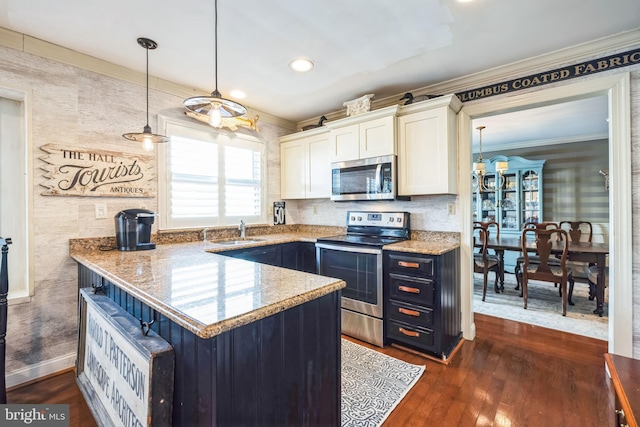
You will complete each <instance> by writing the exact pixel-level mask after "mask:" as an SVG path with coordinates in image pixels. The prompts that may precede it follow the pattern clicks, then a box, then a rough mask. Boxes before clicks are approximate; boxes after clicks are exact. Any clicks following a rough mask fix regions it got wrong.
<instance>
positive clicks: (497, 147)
mask: <svg viewBox="0 0 640 427" xmlns="http://www.w3.org/2000/svg"><path fill="white" fill-rule="evenodd" d="M608 139H609V134H608V133H593V134H586V135H576V136H563V137H558V138H545V139H534V140H529V141H513V142H507V143H506V144H505V143H495V144H491V143H490V144H487V143H486V142H483V143H482V151H483V152H487V153H492V152H498V151H504V150H517V149H521V148H530V147H544V146H548V145H559V144H570V143H572V142H588V141H598V140H605V141H606V140H608ZM471 149H472V151H473V153H474V154H475V153H477V152H478V149H479V147H478V144H473V145H472V147H471Z"/></svg>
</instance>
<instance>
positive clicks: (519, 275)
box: [513, 221, 560, 296]
mask: <svg viewBox="0 0 640 427" xmlns="http://www.w3.org/2000/svg"><path fill="white" fill-rule="evenodd" d="M535 228H542V229H545V230H550V229H558V228H560V225H559V224H558V223H557V222H548V221H547V222H530V221H528V222H525V223H524V229H525V230H526V229H535ZM537 261H538V258H537V257H536V256H535V255H533V256H529V262H531V263H535V262H537ZM548 262H549V263H550V264H559V262H558V261H556V260H555V259H554V258H551V259H550V260H549V261H548ZM523 263H524V255H521V256H519V257H518V258H517V259H516V267H515V269H514V271H513V273H514V274H515V275H516V288H515V289H516V291H517V290H518V289H521V287H520V286H521V284H522V283H521V279H522V264H523ZM520 296H522V291H520Z"/></svg>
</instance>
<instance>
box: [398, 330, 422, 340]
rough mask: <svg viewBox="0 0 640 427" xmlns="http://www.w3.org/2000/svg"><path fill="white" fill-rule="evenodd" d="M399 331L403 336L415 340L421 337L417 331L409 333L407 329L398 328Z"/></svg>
mask: <svg viewBox="0 0 640 427" xmlns="http://www.w3.org/2000/svg"><path fill="white" fill-rule="evenodd" d="M398 331H399V332H400V333H401V334H404V335H406V336H408V337H414V338H418V337H419V336H420V332H416V331H408V330H406V329H405V328H398Z"/></svg>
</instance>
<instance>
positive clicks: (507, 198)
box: [499, 173, 520, 230]
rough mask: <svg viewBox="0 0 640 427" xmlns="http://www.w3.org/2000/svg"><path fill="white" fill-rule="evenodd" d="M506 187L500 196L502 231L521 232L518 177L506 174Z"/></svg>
mask: <svg viewBox="0 0 640 427" xmlns="http://www.w3.org/2000/svg"><path fill="white" fill-rule="evenodd" d="M504 180H505V181H504V186H503V187H502V190H501V194H500V198H501V201H500V222H499V224H500V229H502V230H519V229H520V221H518V175H517V174H516V173H505V174H504Z"/></svg>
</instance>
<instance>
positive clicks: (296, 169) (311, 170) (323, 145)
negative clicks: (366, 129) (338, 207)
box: [280, 129, 331, 199]
mask: <svg viewBox="0 0 640 427" xmlns="http://www.w3.org/2000/svg"><path fill="white" fill-rule="evenodd" d="M280 197H281V198H283V199H318V198H327V199H328V198H329V197H331V163H330V160H329V132H328V131H327V129H313V130H310V131H305V132H300V133H296V134H293V135H287V136H284V137H282V138H280Z"/></svg>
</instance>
